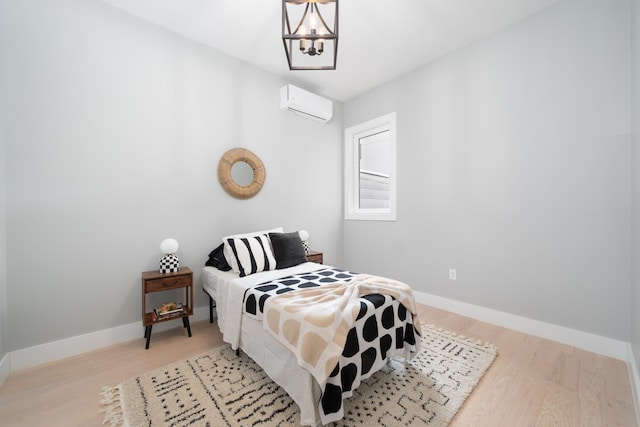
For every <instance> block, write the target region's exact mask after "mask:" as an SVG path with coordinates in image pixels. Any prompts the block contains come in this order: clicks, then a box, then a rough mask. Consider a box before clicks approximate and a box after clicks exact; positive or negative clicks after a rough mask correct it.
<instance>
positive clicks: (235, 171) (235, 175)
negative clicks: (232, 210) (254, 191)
mask: <svg viewBox="0 0 640 427" xmlns="http://www.w3.org/2000/svg"><path fill="white" fill-rule="evenodd" d="M231 178H232V179H233V181H234V182H235V183H236V184H238V185H239V186H241V187H246V186H248V185H249V184H251V181H253V168H252V167H251V166H249V163H247V162H235V163H234V164H233V165H232V166H231Z"/></svg>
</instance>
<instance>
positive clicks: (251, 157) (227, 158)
mask: <svg viewBox="0 0 640 427" xmlns="http://www.w3.org/2000/svg"><path fill="white" fill-rule="evenodd" d="M265 175H266V172H265V169H264V165H263V164H262V160H260V158H259V157H258V156H256V155H255V154H254V153H252V152H251V151H249V150H247V149H245V148H232V149H231V150H229V151H227V152H226V153H224V155H223V156H222V158H221V159H220V162H219V163H218V181H220V185H222V188H224V190H225V191H226V192H227V193H228V194H229V195H231V196H233V197H236V198H238V199H248V198H250V197H253V196H255V195H256V194H258V192H259V191H260V189H261V188H262V185H263V184H264V179H265Z"/></svg>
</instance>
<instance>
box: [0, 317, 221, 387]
mask: <svg viewBox="0 0 640 427" xmlns="http://www.w3.org/2000/svg"><path fill="white" fill-rule="evenodd" d="M208 318H209V307H208V306H205V307H196V308H195V309H194V313H193V316H191V318H190V320H191V321H192V322H197V321H200V320H205V319H208ZM177 327H182V323H179V322H166V323H161V324H158V325H155V326H154V332H156V331H157V332H161V331H166V330H169V329H173V328H177ZM143 332H144V330H143V326H142V323H141V322H140V321H138V322H134V323H129V324H127V325H121V326H116V327H115V328H110V329H103V330H101V331H97V332H91V333H88V334H84V335H78V336H75V337H71V338H66V339H63V340H59V341H54V342H50V343H46V344H41V345H36V346H33V347H29V348H25V349H21V350H16V351H12V352H11V353H9V354H7V355H6V356H5V357H4V359H9V362H8V363H7V364H8V365H9V368H10V372H13V371H18V370H20V369H26V368H30V367H33V366H37V365H42V364H43V363H48V362H53V361H54V360H59V359H64V358H65V357H70V356H75V355H77V354H81V353H86V352H87V351H92V350H96V349H99V348H102V347H107V346H110V345H114V344H119V343H122V342H125V341H130V340H133V339H140V340H142V335H143ZM7 356H8V357H7ZM4 359H3V362H4ZM1 375H2V365H0V379H2V376H1Z"/></svg>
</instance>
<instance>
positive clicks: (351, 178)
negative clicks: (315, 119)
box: [344, 112, 396, 221]
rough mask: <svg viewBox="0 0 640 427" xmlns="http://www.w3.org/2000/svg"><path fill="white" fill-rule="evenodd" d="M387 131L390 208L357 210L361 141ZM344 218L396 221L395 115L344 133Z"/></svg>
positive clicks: (372, 121) (387, 115)
mask: <svg viewBox="0 0 640 427" xmlns="http://www.w3.org/2000/svg"><path fill="white" fill-rule="evenodd" d="M384 131H389V143H390V150H389V151H390V153H389V156H390V159H389V161H390V169H389V208H382V209H367V208H360V207H359V198H360V193H359V190H360V173H359V163H360V159H359V156H358V153H359V150H358V146H359V140H360V138H363V137H366V136H369V135H373V134H376V133H380V132H384ZM344 149H345V152H344V183H345V188H344V190H345V191H344V194H345V201H344V206H345V209H344V218H345V219H347V220H363V221H395V220H396V113H395V112H394V113H389V114H386V115H384V116H382V117H378V118H376V119H373V120H369V121H368V122H365V123H361V124H359V125H355V126H352V127H350V128H347V129H345V131H344Z"/></svg>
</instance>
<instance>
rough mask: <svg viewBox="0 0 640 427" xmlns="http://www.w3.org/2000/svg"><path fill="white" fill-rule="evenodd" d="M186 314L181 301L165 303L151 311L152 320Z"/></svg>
mask: <svg viewBox="0 0 640 427" xmlns="http://www.w3.org/2000/svg"><path fill="white" fill-rule="evenodd" d="M183 314H184V306H183V305H182V304H181V303H177V304H176V303H165V304H161V305H160V306H159V307H158V308H154V309H153V311H152V312H151V320H153V321H156V320H164V319H170V318H172V317H179V316H182V315H183Z"/></svg>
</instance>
